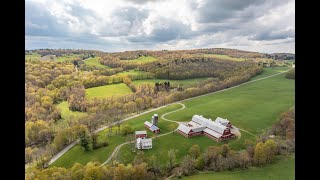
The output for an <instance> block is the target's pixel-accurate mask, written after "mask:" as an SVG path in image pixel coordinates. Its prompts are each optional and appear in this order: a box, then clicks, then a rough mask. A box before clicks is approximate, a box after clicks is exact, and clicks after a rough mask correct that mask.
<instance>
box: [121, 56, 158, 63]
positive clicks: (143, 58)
mask: <svg viewBox="0 0 320 180" xmlns="http://www.w3.org/2000/svg"><path fill="white" fill-rule="evenodd" d="M121 61H126V62H134V63H142V64H143V63H148V62H153V61H157V59H156V58H154V57H152V56H141V57H139V58H137V59H132V60H121Z"/></svg>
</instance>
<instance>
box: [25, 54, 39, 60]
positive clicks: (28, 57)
mask: <svg viewBox="0 0 320 180" xmlns="http://www.w3.org/2000/svg"><path fill="white" fill-rule="evenodd" d="M40 58H41V56H40V54H38V53H32V54H27V55H25V60H38V59H40Z"/></svg>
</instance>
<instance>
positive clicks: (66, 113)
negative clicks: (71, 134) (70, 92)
mask: <svg viewBox="0 0 320 180" xmlns="http://www.w3.org/2000/svg"><path fill="white" fill-rule="evenodd" d="M57 107H58V108H59V109H60V110H61V117H62V119H70V117H71V116H74V117H76V118H77V117H83V116H85V115H86V113H83V112H78V111H71V110H70V109H69V105H68V102H67V101H63V102H61V103H60V104H58V105H57Z"/></svg>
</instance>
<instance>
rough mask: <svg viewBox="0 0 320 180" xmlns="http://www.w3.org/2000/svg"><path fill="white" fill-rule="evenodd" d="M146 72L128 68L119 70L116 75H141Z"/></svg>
mask: <svg viewBox="0 0 320 180" xmlns="http://www.w3.org/2000/svg"><path fill="white" fill-rule="evenodd" d="M146 73H148V72H145V71H138V70H128V71H122V72H119V73H117V74H116V75H119V76H124V75H143V74H146Z"/></svg>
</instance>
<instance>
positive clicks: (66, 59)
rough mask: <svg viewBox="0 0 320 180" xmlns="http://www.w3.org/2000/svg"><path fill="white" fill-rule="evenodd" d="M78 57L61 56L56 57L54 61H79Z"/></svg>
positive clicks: (75, 55)
mask: <svg viewBox="0 0 320 180" xmlns="http://www.w3.org/2000/svg"><path fill="white" fill-rule="evenodd" d="M79 57H80V55H77V54H72V55H63V56H60V57H57V58H56V59H55V61H57V62H65V61H73V60H75V59H79Z"/></svg>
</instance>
